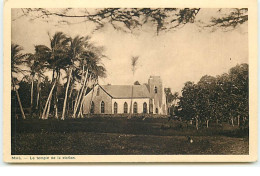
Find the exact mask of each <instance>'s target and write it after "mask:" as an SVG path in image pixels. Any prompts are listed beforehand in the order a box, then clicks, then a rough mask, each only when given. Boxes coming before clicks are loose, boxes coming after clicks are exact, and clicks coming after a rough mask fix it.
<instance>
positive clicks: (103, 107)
mask: <svg viewBox="0 0 260 176" xmlns="http://www.w3.org/2000/svg"><path fill="white" fill-rule="evenodd" d="M101 113H105V103H104V101H102V102H101Z"/></svg>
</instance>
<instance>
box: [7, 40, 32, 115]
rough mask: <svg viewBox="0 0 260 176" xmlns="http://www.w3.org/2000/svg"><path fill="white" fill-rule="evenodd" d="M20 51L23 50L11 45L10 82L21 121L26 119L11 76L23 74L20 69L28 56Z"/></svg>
mask: <svg viewBox="0 0 260 176" xmlns="http://www.w3.org/2000/svg"><path fill="white" fill-rule="evenodd" d="M22 50H23V48H22V47H21V46H19V45H17V44H14V43H12V44H11V80H12V85H13V89H14V91H15V93H16V96H17V100H18V103H19V107H20V110H21V113H22V117H23V119H26V116H25V114H24V111H23V106H22V103H21V99H20V96H19V92H18V90H17V88H16V84H15V80H14V75H13V74H20V73H22V74H23V72H24V70H22V69H21V65H23V64H24V63H26V62H25V60H26V58H27V57H28V56H29V54H23V53H21V51H22Z"/></svg>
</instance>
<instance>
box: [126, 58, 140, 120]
mask: <svg viewBox="0 0 260 176" xmlns="http://www.w3.org/2000/svg"><path fill="white" fill-rule="evenodd" d="M138 59H139V56H133V57H132V58H131V69H132V73H133V80H134V76H135V71H136V67H137V63H138V62H137V61H138ZM133 94H134V86H133V85H132V92H131V103H130V112H129V117H128V118H129V119H130V118H131V116H132V103H133Z"/></svg>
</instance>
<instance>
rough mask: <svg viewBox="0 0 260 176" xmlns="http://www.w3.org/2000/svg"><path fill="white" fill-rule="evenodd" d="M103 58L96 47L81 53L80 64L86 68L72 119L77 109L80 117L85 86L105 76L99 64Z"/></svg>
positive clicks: (103, 69)
mask: <svg viewBox="0 0 260 176" xmlns="http://www.w3.org/2000/svg"><path fill="white" fill-rule="evenodd" d="M103 57H105V56H104V55H102V49H100V48H97V47H91V48H90V50H89V51H85V52H83V53H82V64H83V65H84V66H85V67H86V68H87V71H86V74H85V78H84V82H83V85H82V87H81V91H80V95H79V98H78V101H77V104H76V106H75V110H74V114H73V117H74V118H75V117H76V113H77V110H78V108H79V113H78V116H77V117H78V118H79V117H82V106H83V97H84V96H85V94H86V91H87V87H88V86H87V85H88V84H89V83H90V82H92V83H93V84H95V83H96V82H97V81H98V78H99V77H105V76H106V73H105V72H106V69H105V67H104V66H103V65H102V63H101V59H102V58H103Z"/></svg>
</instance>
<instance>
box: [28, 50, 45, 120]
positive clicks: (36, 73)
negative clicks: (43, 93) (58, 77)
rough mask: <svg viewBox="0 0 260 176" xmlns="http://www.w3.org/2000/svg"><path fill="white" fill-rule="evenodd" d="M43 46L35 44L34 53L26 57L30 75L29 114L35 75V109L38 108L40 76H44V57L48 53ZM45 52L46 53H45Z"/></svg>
mask: <svg viewBox="0 0 260 176" xmlns="http://www.w3.org/2000/svg"><path fill="white" fill-rule="evenodd" d="M44 51H45V48H44V46H42V45H36V46H35V53H34V54H30V56H29V57H28V59H27V64H28V66H29V68H30V77H31V108H30V109H31V116H32V112H33V97H34V96H33V87H34V80H35V77H37V101H36V103H37V105H36V109H38V105H39V99H40V83H41V78H43V77H44V75H43V71H44V70H45V67H44V65H45V62H46V58H48V53H45V54H44ZM46 54H47V55H46Z"/></svg>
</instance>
